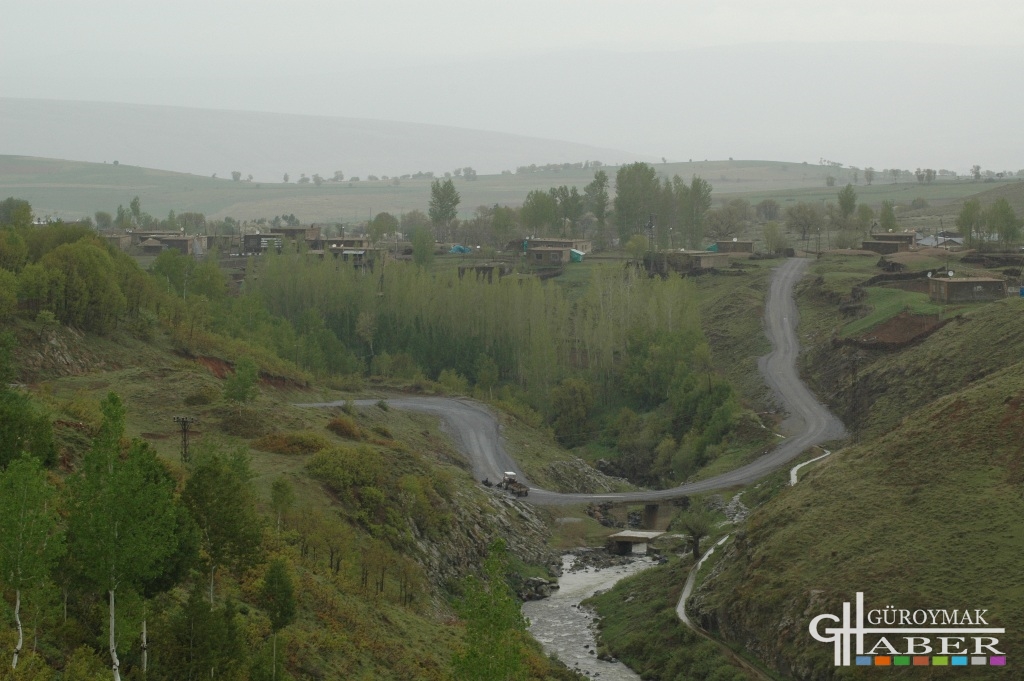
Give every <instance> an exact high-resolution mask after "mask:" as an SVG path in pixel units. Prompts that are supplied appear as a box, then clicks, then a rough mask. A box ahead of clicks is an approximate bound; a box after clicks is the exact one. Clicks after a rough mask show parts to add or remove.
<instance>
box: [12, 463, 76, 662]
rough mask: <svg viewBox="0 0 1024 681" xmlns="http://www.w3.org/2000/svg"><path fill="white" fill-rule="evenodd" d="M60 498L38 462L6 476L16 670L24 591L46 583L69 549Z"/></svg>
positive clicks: (17, 466)
mask: <svg viewBox="0 0 1024 681" xmlns="http://www.w3.org/2000/svg"><path fill="white" fill-rule="evenodd" d="M55 494H56V493H55V490H54V489H53V487H51V486H50V485H49V483H48V482H47V481H46V471H44V470H43V467H42V465H40V463H39V461H38V460H36V459H34V458H31V457H28V456H23V457H22V458H19V459H16V460H15V461H13V462H11V464H10V465H9V466H8V467H7V470H6V471H4V472H3V473H2V474H0V581H2V583H3V584H4V586H6V587H7V588H9V589H11V590H13V591H14V624H15V627H16V628H17V630H18V643H17V645H15V647H14V656H13V658H12V660H11V669H17V668H18V656H19V655H20V654H21V647H22V645H23V643H24V635H23V630H22V624H21V598H22V592H23V591H25V590H26V589H31V588H32V587H35V586H38V585H39V584H41V583H42V582H44V581H45V579H46V576H47V574H48V573H49V570H50V567H51V566H52V565H53V564H54V562H55V561H56V560H57V558H58V557H59V556H60V554H61V552H62V551H63V550H64V537H63V536H62V535H61V534H60V532H59V529H58V523H57V512H56V508H55V506H54V497H55Z"/></svg>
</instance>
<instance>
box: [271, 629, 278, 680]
mask: <svg viewBox="0 0 1024 681" xmlns="http://www.w3.org/2000/svg"><path fill="white" fill-rule="evenodd" d="M272 659H273V660H274V663H273V664H274V671H273V672H271V674H270V678H271V679H272V681H277V632H276V631H275V632H274V657H273V658H272Z"/></svg>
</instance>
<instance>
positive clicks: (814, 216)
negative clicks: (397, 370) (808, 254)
mask: <svg viewBox="0 0 1024 681" xmlns="http://www.w3.org/2000/svg"><path fill="white" fill-rule="evenodd" d="M822 221H823V217H822V214H821V208H819V207H818V206H817V205H816V204H813V203H806V202H804V201H801V202H800V203H798V204H796V205H795V206H790V207H789V208H787V209H786V228H787V229H788V230H789V231H791V232H796V233H798V234H799V235H800V239H801V240H805V239H807V238H808V237H810V236H811V235H813V234H817V233H818V232H819V231H821V225H822Z"/></svg>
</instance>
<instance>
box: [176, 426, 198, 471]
mask: <svg viewBox="0 0 1024 681" xmlns="http://www.w3.org/2000/svg"><path fill="white" fill-rule="evenodd" d="M174 421H175V423H177V424H178V427H179V428H181V462H182V463H188V462H189V461H190V460H191V457H190V456H189V453H188V431H189V428H191V427H192V424H193V423H199V419H197V418H196V417H194V416H175V417H174Z"/></svg>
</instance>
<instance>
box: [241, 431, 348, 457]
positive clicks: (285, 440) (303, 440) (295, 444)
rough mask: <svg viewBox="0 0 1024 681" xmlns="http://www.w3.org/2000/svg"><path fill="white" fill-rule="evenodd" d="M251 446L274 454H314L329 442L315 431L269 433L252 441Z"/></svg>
mask: <svg viewBox="0 0 1024 681" xmlns="http://www.w3.org/2000/svg"><path fill="white" fill-rule="evenodd" d="M252 446H253V448H255V449H260V450H263V451H264V452H273V453H275V454H289V455H297V454H315V453H317V452H319V451H321V450H323V449H327V448H328V447H329V446H330V444H329V443H328V442H327V440H325V439H324V438H323V437H322V436H320V435H318V434H316V433H303V432H296V433H270V434H269V435H264V436H263V437H261V438H258V439H257V440H256V441H254V442H253V443H252Z"/></svg>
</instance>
